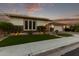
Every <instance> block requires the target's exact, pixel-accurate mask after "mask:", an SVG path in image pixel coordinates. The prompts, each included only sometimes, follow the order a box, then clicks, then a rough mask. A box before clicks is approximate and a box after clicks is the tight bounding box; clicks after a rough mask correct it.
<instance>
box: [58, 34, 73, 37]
mask: <svg viewBox="0 0 79 59" xmlns="http://www.w3.org/2000/svg"><path fill="white" fill-rule="evenodd" d="M57 35H59V36H63V37H69V36H72V34H68V33H58V34H57Z"/></svg>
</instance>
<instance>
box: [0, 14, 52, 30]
mask: <svg viewBox="0 0 79 59" xmlns="http://www.w3.org/2000/svg"><path fill="white" fill-rule="evenodd" d="M0 17H1V18H0V21H6V22H10V23H12V24H13V25H15V26H21V27H22V28H23V31H36V30H37V27H38V26H46V24H48V23H51V21H52V20H49V19H47V18H40V17H31V16H25V15H18V14H2V15H0ZM1 19H2V20H1Z"/></svg>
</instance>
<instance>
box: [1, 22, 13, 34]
mask: <svg viewBox="0 0 79 59" xmlns="http://www.w3.org/2000/svg"><path fill="white" fill-rule="evenodd" d="M13 27H14V25H13V24H11V23H8V22H0V29H1V30H3V31H5V32H8V33H9V32H11V31H12V30H13Z"/></svg>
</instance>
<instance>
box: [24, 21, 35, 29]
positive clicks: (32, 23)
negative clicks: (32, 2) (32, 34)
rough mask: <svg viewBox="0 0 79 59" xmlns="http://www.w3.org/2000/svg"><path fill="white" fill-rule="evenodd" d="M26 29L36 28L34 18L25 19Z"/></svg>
mask: <svg viewBox="0 0 79 59" xmlns="http://www.w3.org/2000/svg"><path fill="white" fill-rule="evenodd" d="M25 29H26V30H27V29H28V30H35V29H36V22H35V21H33V20H27V21H25Z"/></svg>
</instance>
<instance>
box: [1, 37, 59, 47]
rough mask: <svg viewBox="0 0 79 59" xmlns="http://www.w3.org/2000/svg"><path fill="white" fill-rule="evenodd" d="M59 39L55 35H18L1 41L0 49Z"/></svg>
mask: <svg viewBox="0 0 79 59" xmlns="http://www.w3.org/2000/svg"><path fill="white" fill-rule="evenodd" d="M55 38H59V37H57V36H54V35H18V36H10V37H8V38H6V39H4V40H3V41H0V47H3V46H10V45H17V44H23V43H29V42H35V41H42V40H49V39H55Z"/></svg>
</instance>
